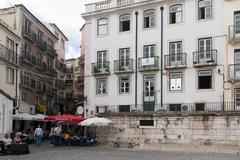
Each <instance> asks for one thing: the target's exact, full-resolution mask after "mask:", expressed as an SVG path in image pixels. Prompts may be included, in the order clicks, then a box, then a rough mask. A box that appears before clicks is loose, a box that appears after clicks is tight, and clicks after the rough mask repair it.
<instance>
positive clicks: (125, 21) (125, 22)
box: [119, 14, 130, 32]
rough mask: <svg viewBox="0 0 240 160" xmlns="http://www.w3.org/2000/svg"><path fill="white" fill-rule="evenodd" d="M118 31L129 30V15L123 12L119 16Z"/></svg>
mask: <svg viewBox="0 0 240 160" xmlns="http://www.w3.org/2000/svg"><path fill="white" fill-rule="evenodd" d="M119 25H120V26H119V31H120V32H125V31H130V15H129V14H124V15H121V16H120V17H119Z"/></svg>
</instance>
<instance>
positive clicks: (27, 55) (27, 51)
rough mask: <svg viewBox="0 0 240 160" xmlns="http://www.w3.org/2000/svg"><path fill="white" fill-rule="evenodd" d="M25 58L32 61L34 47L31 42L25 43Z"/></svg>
mask: <svg viewBox="0 0 240 160" xmlns="http://www.w3.org/2000/svg"><path fill="white" fill-rule="evenodd" d="M24 51H25V52H24V55H23V56H24V58H25V59H26V60H28V61H31V52H32V48H31V46H30V45H29V44H27V43H25V44H24Z"/></svg>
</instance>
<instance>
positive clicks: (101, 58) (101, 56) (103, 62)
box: [97, 51, 107, 69]
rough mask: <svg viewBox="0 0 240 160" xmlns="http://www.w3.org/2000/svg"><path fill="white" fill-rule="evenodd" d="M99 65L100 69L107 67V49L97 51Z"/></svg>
mask: <svg viewBox="0 0 240 160" xmlns="http://www.w3.org/2000/svg"><path fill="white" fill-rule="evenodd" d="M97 65H98V66H97V67H98V68H99V69H101V68H106V67H107V51H98V52H97Z"/></svg>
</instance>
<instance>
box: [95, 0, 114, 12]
mask: <svg viewBox="0 0 240 160" xmlns="http://www.w3.org/2000/svg"><path fill="white" fill-rule="evenodd" d="M111 2H112V1H111V0H106V1H101V2H97V3H95V9H96V10H103V9H108V8H110V7H111Z"/></svg>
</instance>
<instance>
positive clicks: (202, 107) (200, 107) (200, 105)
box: [195, 103, 205, 111]
mask: <svg viewBox="0 0 240 160" xmlns="http://www.w3.org/2000/svg"><path fill="white" fill-rule="evenodd" d="M195 110H196V111H204V110H205V104H204V103H196V104H195Z"/></svg>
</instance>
